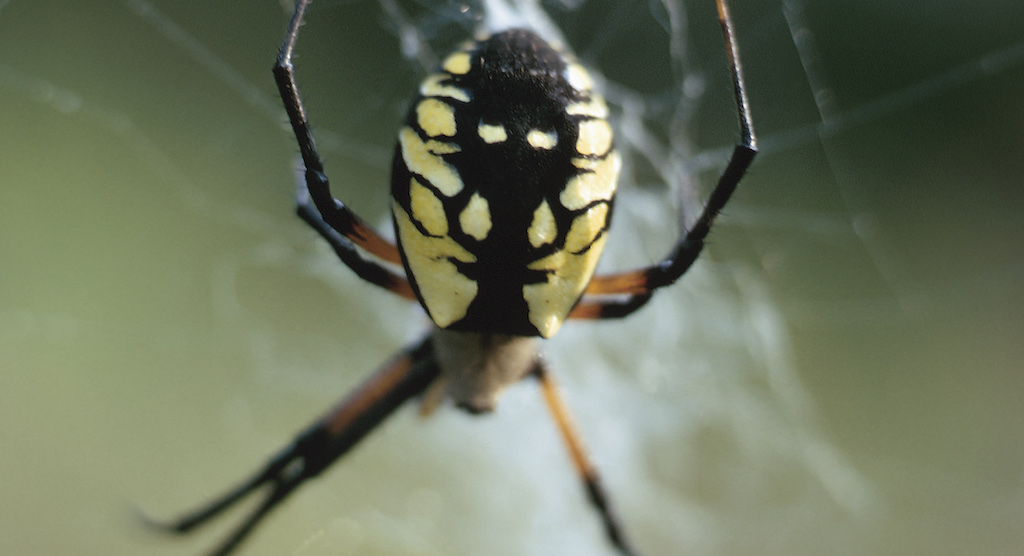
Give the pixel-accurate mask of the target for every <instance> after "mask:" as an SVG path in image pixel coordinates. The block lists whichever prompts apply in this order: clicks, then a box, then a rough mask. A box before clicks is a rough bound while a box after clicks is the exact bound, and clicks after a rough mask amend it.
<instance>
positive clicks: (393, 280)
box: [295, 188, 416, 299]
mask: <svg viewBox="0 0 1024 556" xmlns="http://www.w3.org/2000/svg"><path fill="white" fill-rule="evenodd" d="M295 212H296V213H297V214H298V215H299V218H301V219H302V220H304V221H305V222H306V224H309V226H310V227H311V228H313V229H314V230H316V231H317V232H318V233H319V234H320V236H321V237H323V238H324V239H325V240H327V243H329V244H330V246H331V247H332V248H333V249H334V252H335V253H336V254H337V255H338V258H339V259H341V261H342V262H343V263H345V265H347V266H348V267H349V268H350V269H352V271H353V272H355V273H356V275H357V276H359V277H360V278H362V279H363V280H366V281H367V282H370V283H371V284H376V285H378V286H380V287H382V288H384V289H386V290H388V291H390V292H392V293H395V294H398V295H400V296H402V297H404V298H406V299H416V294H415V293H414V292H413V290H412V286H411V285H409V280H407V279H406V278H405V276H402V275H400V274H396V273H394V272H392V271H390V270H388V269H387V268H386V267H384V266H381V265H379V264H376V263H374V262H372V261H368V260H366V259H365V258H363V256H362V255H360V254H359V250H357V249H356V247H355V245H354V244H353V243H352V242H351V241H350V240H349V238H347V237H345V236H344V235H342V234H341V233H340V232H338V230H336V229H335V228H332V227H331V226H330V225H329V224H328V223H327V222H325V221H324V219H323V218H322V217H321V215H320V212H318V211H317V210H316V207H314V206H313V205H312V204H310V200H309V195H308V194H307V192H306V190H305V189H302V188H300V189H299V191H298V195H297V196H296V206H295Z"/></svg>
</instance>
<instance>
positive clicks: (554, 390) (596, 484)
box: [532, 358, 637, 556]
mask: <svg viewBox="0 0 1024 556" xmlns="http://www.w3.org/2000/svg"><path fill="white" fill-rule="evenodd" d="M532 375H533V376H534V378H536V379H537V380H538V381H540V386H541V392H542V393H543V394H544V403H545V404H546V405H547V406H548V410H549V411H551V416H552V417H553V418H554V420H555V424H556V425H557V426H558V432H559V434H561V436H562V440H563V441H564V442H565V446H566V448H568V450H569V457H570V458H572V463H573V467H574V468H575V469H576V474H577V475H579V477H580V480H581V481H583V487H584V488H585V489H586V491H587V499H588V500H589V501H590V503H591V504H592V505H593V506H594V509H595V510H597V513H598V514H599V515H600V516H601V521H602V523H603V524H604V529H605V533H606V534H607V536H608V540H609V541H611V543H612V545H613V546H615V548H616V549H618V551H619V552H620V553H622V554H623V556H636V555H637V553H636V552H635V551H634V550H633V547H632V545H631V544H630V542H629V540H628V539H627V538H626V535H625V533H624V531H623V529H622V524H621V523H620V522H619V518H618V516H617V515H616V513H615V511H614V509H613V508H612V505H611V501H610V499H609V498H608V495H607V493H606V492H605V490H604V487H603V486H602V485H601V478H600V476H599V475H598V473H597V468H596V467H594V464H593V463H592V462H591V461H590V457H589V456H588V455H587V451H586V448H585V447H584V446H583V438H582V437H581V436H580V432H579V430H578V429H577V428H576V423H575V422H574V421H573V418H572V413H571V412H570V411H569V406H568V404H566V403H565V399H564V398H562V394H561V392H559V390H558V384H556V383H555V379H554V378H553V377H552V376H551V371H550V369H549V368H548V366H547V363H545V362H544V360H543V359H542V358H538V360H537V365H536V367H534V369H533V372H532Z"/></svg>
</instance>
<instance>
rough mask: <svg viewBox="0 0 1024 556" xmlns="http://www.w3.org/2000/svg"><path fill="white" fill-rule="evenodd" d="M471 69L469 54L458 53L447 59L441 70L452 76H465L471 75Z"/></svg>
mask: <svg viewBox="0 0 1024 556" xmlns="http://www.w3.org/2000/svg"><path fill="white" fill-rule="evenodd" d="M469 68H470V60H469V52H456V53H454V54H452V55H451V56H448V57H447V58H445V60H444V63H443V64H441V69H443V70H444V71H446V72H448V73H450V74H452V75H465V74H467V73H469Z"/></svg>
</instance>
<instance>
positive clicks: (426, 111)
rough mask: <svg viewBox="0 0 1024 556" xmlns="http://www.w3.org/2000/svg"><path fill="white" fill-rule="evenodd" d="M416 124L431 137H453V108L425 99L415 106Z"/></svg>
mask: <svg viewBox="0 0 1024 556" xmlns="http://www.w3.org/2000/svg"><path fill="white" fill-rule="evenodd" d="M416 123H418V124H419V125H420V129H422V130H423V131H425V132H426V133H427V135H429V136H431V137H439V136H442V135H443V136H445V137H455V108H453V107H452V105H450V104H448V103H447V102H442V101H440V100H437V99H436V98H425V99H423V100H422V101H420V103H419V104H417V105H416Z"/></svg>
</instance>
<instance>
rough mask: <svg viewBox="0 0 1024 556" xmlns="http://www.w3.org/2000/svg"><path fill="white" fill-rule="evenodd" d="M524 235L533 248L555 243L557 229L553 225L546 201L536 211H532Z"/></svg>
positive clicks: (553, 217) (552, 217)
mask: <svg viewBox="0 0 1024 556" xmlns="http://www.w3.org/2000/svg"><path fill="white" fill-rule="evenodd" d="M526 234H527V236H528V237H529V239H530V245H532V246H534V247H540V246H541V245H544V244H545V243H551V242H552V241H555V236H556V235H557V234H558V227H557V226H556V225H555V215H554V214H552V213H551V207H550V206H549V205H548V202H547V201H541V202H540V206H539V207H537V210H535V211H533V221H532V222H530V227H529V228H528V229H527V230H526Z"/></svg>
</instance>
